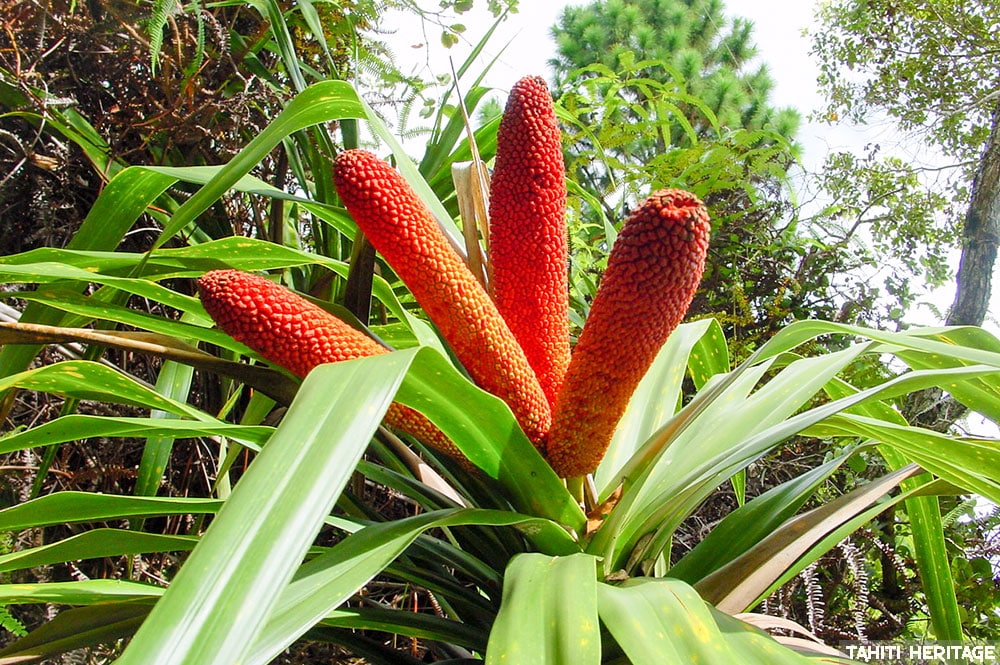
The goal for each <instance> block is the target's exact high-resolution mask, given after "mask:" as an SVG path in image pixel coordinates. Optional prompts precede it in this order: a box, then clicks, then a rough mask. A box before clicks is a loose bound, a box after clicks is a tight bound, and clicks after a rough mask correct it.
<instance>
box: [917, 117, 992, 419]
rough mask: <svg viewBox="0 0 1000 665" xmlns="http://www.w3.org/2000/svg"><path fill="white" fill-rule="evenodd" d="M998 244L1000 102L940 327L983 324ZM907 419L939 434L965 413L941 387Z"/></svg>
mask: <svg viewBox="0 0 1000 665" xmlns="http://www.w3.org/2000/svg"><path fill="white" fill-rule="evenodd" d="M998 243H1000V101H998V102H997V105H996V106H995V107H994V108H993V119H992V126H991V127H990V136H989V138H988V139H987V140H986V147H985V149H984V150H983V156H982V159H981V160H980V162H979V168H978V169H976V176H975V178H974V179H973V180H972V200H971V201H970V202H969V210H968V211H967V212H966V214H965V227H964V229H963V230H962V258H961V262H960V263H959V266H958V274H957V275H956V277H955V281H956V282H957V289H956V292H955V300H954V302H953V303H952V306H951V310H950V311H949V312H948V318H947V319H946V321H945V323H946V324H947V325H949V326H961V325H971V326H979V325H982V324H983V321H985V320H986V313H987V312H988V311H989V306H990V296H991V295H992V282H993V269H994V267H995V265H996V260H997V245H998ZM907 410H908V412H909V416H910V417H909V420H910V422H911V423H913V424H914V425H919V426H921V427H927V428H929V429H933V430H936V431H939V432H944V431H946V430H947V429H948V428H950V427H951V426H952V425H953V424H955V422H956V421H957V420H958V419H959V418H961V417H962V416H963V415H964V414H965V412H966V410H967V409H966V408H965V407H964V406H963V405H962V404H960V403H959V402H957V401H955V399H954V398H952V397H951V396H950V395H946V394H945V393H944V391H943V390H941V389H940V388H929V389H927V390H923V391H921V392H919V393H917V394H915V395H913V396H912V398H911V399H910V402H909V408H908V409H907Z"/></svg>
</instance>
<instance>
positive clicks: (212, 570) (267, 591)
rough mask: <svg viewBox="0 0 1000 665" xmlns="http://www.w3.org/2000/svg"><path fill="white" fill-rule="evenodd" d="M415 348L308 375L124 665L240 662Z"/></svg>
mask: <svg viewBox="0 0 1000 665" xmlns="http://www.w3.org/2000/svg"><path fill="white" fill-rule="evenodd" d="M411 355H412V354H409V353H406V352H403V353H400V354H387V355H384V356H380V357H376V358H369V359H365V361H363V362H356V361H351V362H346V363H339V364H334V365H327V366H325V367H322V368H319V369H317V370H316V371H315V372H313V373H312V374H311V375H310V376H309V377H308V378H307V379H306V380H305V382H304V383H303V386H302V390H301V391H300V392H299V394H298V396H297V397H296V399H295V401H294V402H293V403H292V406H291V407H290V408H289V411H288V413H287V415H286V418H285V421H284V422H283V423H282V425H281V426H280V427H279V428H278V430H277V431H276V432H275V435H274V437H272V439H271V440H270V442H269V443H268V444H267V445H266V446H265V447H264V450H263V451H262V452H261V454H260V455H259V456H258V457H257V459H256V460H254V463H253V464H251V465H250V468H249V470H248V471H247V473H246V474H245V475H244V476H243V478H242V479H241V480H240V482H239V483H238V484H237V486H236V489H235V490H234V491H233V493H232V495H231V496H230V498H229V500H228V501H227V502H226V504H225V505H224V506H223V509H222V510H221V511H220V512H219V514H218V516H217V518H216V520H215V521H214V522H213V523H212V525H211V526H210V527H209V529H208V531H207V532H206V533H205V536H204V537H203V538H202V542H201V543H200V544H199V545H198V547H197V548H195V550H194V551H193V552H192V554H191V557H190V558H189V559H188V561H187V562H186V564H185V565H184V566H183V567H182V568H181V570H180V572H179V573H178V575H177V577H176V579H175V580H174V581H173V584H172V585H171V586H170V588H169V589H168V590H167V592H166V593H165V594H164V596H163V598H162V599H161V601H160V602H159V603H157V605H156V607H155V608H154V609H153V612H152V613H151V614H150V617H149V619H148V620H147V621H146V622H144V623H143V625H142V627H141V628H140V629H139V631H138V632H137V633H136V636H135V638H134V639H133V641H132V642H131V643H130V644H129V646H128V648H127V649H126V650H125V653H124V654H123V655H122V657H121V658H120V659H119V661H118V662H119V663H120V664H121V665H128V664H130V663H142V664H145V663H159V664H161V665H169V664H171V663H176V664H180V663H233V662H239V661H240V660H242V658H243V657H244V655H245V654H246V653H247V652H248V651H249V649H250V647H251V645H252V643H253V640H254V638H255V636H256V635H257V634H258V632H259V631H260V629H261V628H262V626H263V625H264V623H265V622H266V621H267V618H268V616H269V614H270V612H271V610H272V608H273V607H274V604H275V603H276V602H277V599H278V596H279V595H280V593H281V591H282V589H284V587H285V586H286V585H287V584H288V582H289V581H290V580H291V578H292V575H293V574H294V572H295V569H296V568H297V567H298V565H299V562H300V561H301V560H302V557H303V556H304V555H305V553H306V551H307V550H308V548H309V545H310V543H311V542H312V540H313V538H314V537H315V535H316V533H317V532H318V530H319V528H320V526H321V525H322V523H323V519H324V517H325V516H326V515H327V514H328V513H329V512H330V509H331V508H332V507H333V504H334V502H335V501H336V499H337V497H338V496H339V495H340V492H341V491H342V489H343V488H344V485H345V484H346V483H347V480H348V478H349V477H350V475H351V473H352V472H353V470H354V467H355V465H356V464H357V461H358V460H359V459H360V457H361V454H362V453H363V452H364V449H365V448H366V447H367V444H368V440H369V439H370V438H371V437H372V435H373V434H374V432H375V429H376V428H377V427H378V424H379V421H380V420H381V419H382V416H383V415H384V414H385V411H386V409H387V408H388V407H389V404H390V403H391V402H392V397H393V394H394V393H395V391H396V388H397V387H398V385H399V383H400V382H401V381H402V379H403V375H404V373H405V371H406V369H407V367H408V364H409V363H408V362H407V361H408V360H409V359H410V358H409V356H411Z"/></svg>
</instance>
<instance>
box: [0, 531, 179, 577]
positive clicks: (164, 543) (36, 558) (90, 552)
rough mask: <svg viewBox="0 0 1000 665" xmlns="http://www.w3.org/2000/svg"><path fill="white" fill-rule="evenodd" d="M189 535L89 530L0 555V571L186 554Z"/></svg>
mask: <svg viewBox="0 0 1000 665" xmlns="http://www.w3.org/2000/svg"><path fill="white" fill-rule="evenodd" d="M197 542H198V539H197V538H194V537H191V536H168V535H161V534H155V533H141V532H138V531H127V530H122V529H93V530H91V531H84V532H83V533H81V534H77V535H75V536H70V537H69V538H65V539H63V540H60V541H58V542H55V543H52V544H50V545H41V546H39V547H32V548H31V549H27V550H19V551H17V552H11V553H10V554H4V555H2V556H0V571H2V572H6V571H10V570H23V569H25V568H35V567H38V566H46V565H50V564H54V563H62V562H65V561H76V560H79V559H99V558H102V557H116V556H126V555H130V554H145V553H147V552H186V551H188V550H190V549H191V548H193V547H194V546H195V544H197Z"/></svg>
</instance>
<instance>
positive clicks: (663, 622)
mask: <svg viewBox="0 0 1000 665" xmlns="http://www.w3.org/2000/svg"><path fill="white" fill-rule="evenodd" d="M597 601H598V606H599V611H600V617H601V623H603V624H604V625H605V626H606V627H607V629H608V632H610V633H611V635H612V637H614V639H615V641H616V642H617V643H618V644H619V646H621V648H622V649H623V650H624V651H625V654H626V655H627V656H628V659H629V661H630V662H633V663H650V664H652V663H741V664H744V663H745V664H746V665H751V664H756V663H759V664H760V665H772V664H780V663H799V664H804V663H810V662H815V661H812V660H811V659H808V658H805V657H803V656H800V655H799V654H797V653H795V652H794V651H792V650H791V649H786V648H784V647H782V646H780V645H778V644H777V643H776V642H775V641H774V640H773V638H771V637H770V636H769V635H767V634H765V633H763V632H762V631H759V630H757V629H755V628H753V627H752V626H749V625H747V624H745V623H741V622H739V621H737V620H735V619H733V618H732V617H728V616H726V615H724V614H722V613H721V612H716V611H714V610H713V609H712V608H711V607H710V606H709V605H708V604H706V603H705V601H704V600H702V598H701V597H699V596H698V594H697V592H695V590H694V589H692V588H691V587H689V586H688V585H686V584H684V583H683V582H680V581H678V580H670V579H649V578H636V579H632V580H628V581H626V582H625V584H623V585H622V586H612V585H610V584H604V583H599V584H598V585H597ZM828 662H846V661H828Z"/></svg>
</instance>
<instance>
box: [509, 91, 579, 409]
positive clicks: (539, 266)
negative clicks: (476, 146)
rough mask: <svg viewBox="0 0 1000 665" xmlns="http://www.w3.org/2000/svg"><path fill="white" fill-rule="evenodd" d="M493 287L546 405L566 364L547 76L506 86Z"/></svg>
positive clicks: (560, 201) (562, 259) (564, 259)
mask: <svg viewBox="0 0 1000 665" xmlns="http://www.w3.org/2000/svg"><path fill="white" fill-rule="evenodd" d="M489 250H490V262H489V266H490V289H491V291H492V293H493V299H494V301H495V302H496V305H497V309H498V310H499V311H500V314H501V315H502V316H503V318H504V320H505V321H506V322H507V325H508V326H509V327H510V329H511V332H513V333H514V336H515V337H516V338H517V341H518V342H519V343H520V344H521V347H522V348H523V349H524V353H525V355H526V356H527V358H528V362H529V363H530V364H531V367H532V369H534V370H535V374H536V375H537V376H538V381H539V382H540V383H541V386H542V390H543V391H544V392H545V396H546V397H547V398H548V400H549V404H550V405H554V404H555V400H556V395H557V394H558V393H559V387H560V386H561V385H562V381H563V377H564V376H565V374H566V368H567V366H568V365H569V358H570V346H569V288H568V277H567V263H568V254H569V250H568V243H567V237H566V168H565V166H564V164H563V156H562V147H561V143H560V132H559V126H558V124H557V123H556V116H555V111H554V109H553V105H552V97H551V96H550V95H549V91H548V88H547V87H546V85H545V81H544V80H543V79H541V78H539V77H536V76H529V77H525V78H523V79H521V80H520V81H518V82H517V83H516V84H515V85H514V87H513V89H512V90H511V92H510V96H509V98H508V100H507V106H506V108H505V109H504V113H503V118H502V119H501V121H500V128H499V130H498V133H497V155H496V162H495V165H494V168H493V179H492V184H491V185H490V248H489Z"/></svg>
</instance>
